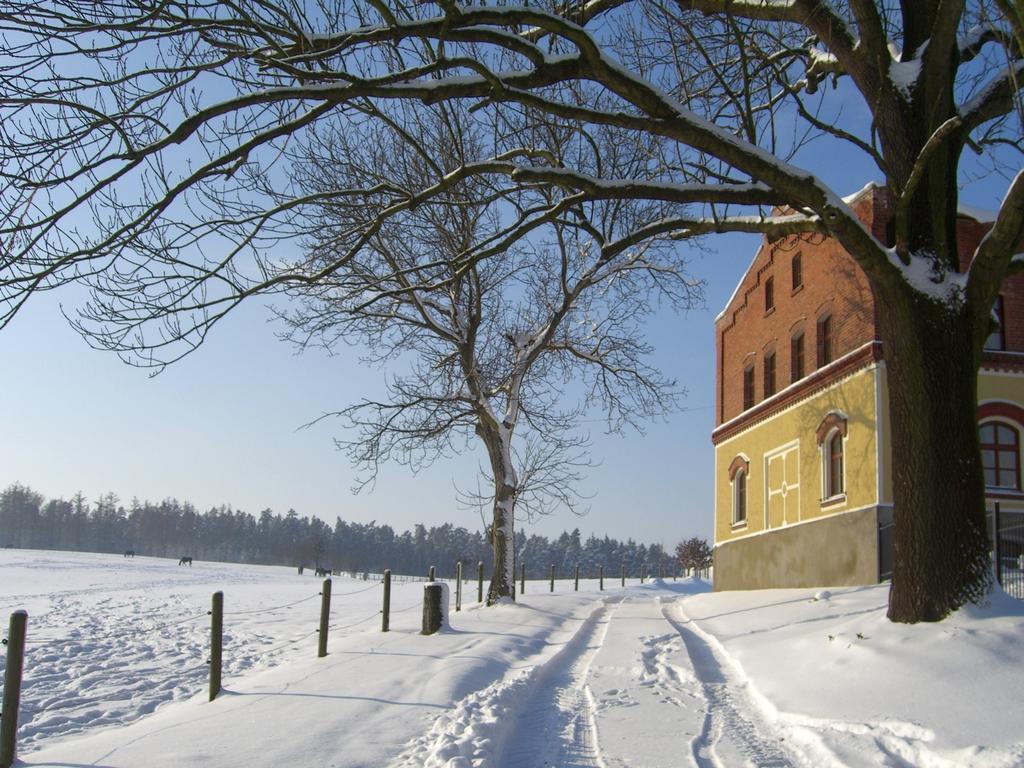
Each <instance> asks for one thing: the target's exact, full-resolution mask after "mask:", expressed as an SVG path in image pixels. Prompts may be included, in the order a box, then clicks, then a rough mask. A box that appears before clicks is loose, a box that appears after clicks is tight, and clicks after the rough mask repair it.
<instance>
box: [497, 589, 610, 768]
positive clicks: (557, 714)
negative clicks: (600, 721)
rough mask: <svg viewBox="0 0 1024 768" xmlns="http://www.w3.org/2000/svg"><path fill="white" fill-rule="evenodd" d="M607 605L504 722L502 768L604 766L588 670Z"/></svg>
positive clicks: (552, 662)
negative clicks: (505, 727) (511, 720)
mask: <svg viewBox="0 0 1024 768" xmlns="http://www.w3.org/2000/svg"><path fill="white" fill-rule="evenodd" d="M608 613H609V609H608V606H607V604H606V605H605V606H604V607H602V608H601V609H600V611H599V612H598V613H597V614H596V615H591V617H590V618H589V619H588V620H587V621H586V622H585V623H584V625H583V626H582V627H581V628H580V630H579V631H578V632H577V633H576V635H575V636H573V638H572V639H571V640H570V641H569V642H568V643H567V644H566V647H565V648H563V649H562V650H561V651H559V652H558V653H557V654H556V655H555V656H554V657H553V658H552V659H551V660H550V661H549V662H547V663H546V664H544V665H543V666H542V667H541V668H540V670H539V672H538V674H537V677H536V681H535V685H534V690H533V691H532V692H531V695H530V696H529V698H528V699H527V700H526V701H524V702H523V705H524V706H522V707H520V708H519V709H518V711H517V712H516V716H515V719H514V721H513V722H512V723H509V724H508V731H507V735H506V741H505V749H504V750H503V752H502V754H501V755H500V756H499V759H498V761H497V762H496V765H500V766H501V767H502V768H541V766H553V767H554V768H604V761H603V760H602V759H601V749H600V746H599V744H598V741H597V729H596V728H595V726H594V712H595V709H596V707H595V704H594V698H593V696H592V695H591V692H590V688H589V686H588V685H587V672H588V671H589V669H590V663H591V662H592V661H593V660H594V656H595V655H596V654H597V652H598V651H599V650H600V649H601V645H602V643H603V642H604V637H605V635H606V634H608V626H609V624H610V623H611V616H609V615H608Z"/></svg>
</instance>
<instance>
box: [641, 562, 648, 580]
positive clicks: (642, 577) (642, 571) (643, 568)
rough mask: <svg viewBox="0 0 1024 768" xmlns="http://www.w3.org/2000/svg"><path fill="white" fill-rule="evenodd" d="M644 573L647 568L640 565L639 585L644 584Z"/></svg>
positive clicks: (645, 574)
mask: <svg viewBox="0 0 1024 768" xmlns="http://www.w3.org/2000/svg"><path fill="white" fill-rule="evenodd" d="M646 571H647V566H646V565H641V566H640V583H641V584H643V583H644V577H646V576H647V573H646Z"/></svg>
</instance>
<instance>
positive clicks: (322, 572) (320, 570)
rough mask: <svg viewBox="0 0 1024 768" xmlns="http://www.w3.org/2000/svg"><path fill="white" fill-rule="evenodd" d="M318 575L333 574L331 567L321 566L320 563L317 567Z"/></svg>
mask: <svg viewBox="0 0 1024 768" xmlns="http://www.w3.org/2000/svg"><path fill="white" fill-rule="evenodd" d="M316 575H317V576H330V575H331V569H330V568H321V567H320V566H319V565H318V566H317V567H316Z"/></svg>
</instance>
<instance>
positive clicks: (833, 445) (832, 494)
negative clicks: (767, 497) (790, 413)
mask: <svg viewBox="0 0 1024 768" xmlns="http://www.w3.org/2000/svg"><path fill="white" fill-rule="evenodd" d="M846 423H847V422H846V417H845V416H844V415H843V414H841V413H836V412H832V413H829V414H828V415H827V416H825V418H824V419H822V420H821V424H819V425H818V429H817V432H816V437H817V439H818V445H819V446H821V498H822V501H829V500H832V499H840V498H842V496H843V494H845V493H846V477H845V475H846V472H845V469H846V467H845V464H844V458H843V455H844V453H845V440H846Z"/></svg>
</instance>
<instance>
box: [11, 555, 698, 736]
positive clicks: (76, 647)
mask: <svg viewBox="0 0 1024 768" xmlns="http://www.w3.org/2000/svg"><path fill="white" fill-rule="evenodd" d="M608 570H609V573H608V574H603V571H601V574H602V575H604V578H605V581H607V585H608V588H614V587H616V586H618V584H617V581H618V580H619V578H620V576H621V578H622V579H623V580H625V578H626V571H625V568H624V567H621V568H616V569H611V568H610V569H608ZM300 573H301V571H300ZM578 573H579V571H578V569H577V570H576V574H571V575H563V574H555V573H554V572H552V577H551V579H550V582H551V583H550V591H551V592H554V591H555V585H556V584H557V585H559V586H560V587H562V585H565V584H566V582H568V583H569V584H570V585H572V586H570V587H569V589H576V590H578V589H579V576H578ZM333 575H335V576H342V575H345V576H348V577H349V578H351V579H353V580H355V581H364V582H368V583H367V585H366V586H362V587H358V588H354V589H347V590H345V591H342V592H332V591H331V589H330V586H331V585H330V584H328V583H327V582H326V581H325V582H324V587H322V588H321V590H320V591H317V592H312V593H310V594H307V595H304V596H302V597H300V598H297V599H295V600H291V601H288V602H285V603H281V604H275V605H270V606H259V607H255V608H245V607H243V608H241V609H238V610H230V611H226V610H223V598H222V597H221V598H220V599H219V600H218V598H217V597H216V596H215V598H214V601H213V606H212V608H211V609H208V610H201V609H199V607H198V606H195V605H190V604H184V605H178V606H175V607H173V608H172V607H171V606H165V607H163V608H159V609H155V610H145V611H141V612H139V611H135V610H134V609H136V608H137V607H138V603H137V602H117V603H113V604H110V605H105V606H94V607H90V608H88V609H85V608H78V609H76V611H74V612H72V614H71V616H70V617H69V616H66V615H64V616H61V620H62V621H63V622H64V626H60V627H58V626H50V625H48V624H46V623H43V625H42V626H41V627H40V628H39V629H37V630H35V631H31V630H30V631H27V632H24V634H23V636H22V638H21V640H20V643H19V644H18V647H17V648H15V647H14V645H13V644H12V645H11V646H8V645H7V638H4V648H5V650H6V653H4V654H3V656H0V672H2V673H4V674H7V673H8V672H9V671H10V670H11V669H13V668H14V667H15V666H20V667H22V668H25V662H27V664H28V666H27V668H26V669H27V671H28V672H29V677H28V679H29V681H30V682H31V681H32V671H33V664H43V663H47V662H50V663H56V662H53V660H55V659H57V660H59V663H62V664H66V663H67V661H68V659H67V657H68V654H69V653H71V654H74V655H76V656H78V657H79V658H82V657H83V656H85V655H88V654H90V653H91V654H92V655H93V656H96V655H100V654H101V655H103V656H105V657H107V658H109V657H110V652H109V646H110V644H116V645H117V646H118V647H119V648H120V649H121V650H122V651H125V650H126V649H129V650H130V649H131V646H132V645H133V644H136V647H137V644H138V641H139V640H140V639H141V638H144V637H146V636H154V635H159V636H161V637H162V638H163V640H164V641H165V642H173V643H174V644H175V645H177V646H178V647H179V648H180V649H181V651H182V652H180V653H177V654H174V655H173V656H172V655H170V654H165V655H160V654H159V653H157V654H155V655H156V657H157V660H158V661H159V660H160V659H162V662H161V663H162V664H163V665H164V668H165V669H168V671H167V673H166V676H167V677H170V678H173V679H174V685H175V686H176V687H177V688H178V689H179V690H180V689H182V688H184V689H185V691H186V695H191V694H188V693H187V691H188V690H189V689H191V690H192V693H193V694H194V693H197V692H198V690H196V688H198V686H199V685H200V683H201V680H202V678H203V677H206V676H207V675H208V676H209V681H210V695H211V700H212V699H213V698H214V696H215V695H216V692H217V691H219V690H220V679H221V672H222V670H221V665H222V661H221V647H222V642H223V640H224V638H225V636H227V639H228V641H229V643H228V645H229V652H228V659H229V661H230V659H231V658H232V656H235V657H241V656H245V657H246V658H247V659H248V660H249V663H250V666H251V665H252V664H255V663H258V662H260V660H268V659H271V658H272V657H274V656H275V655H276V654H279V653H281V652H283V651H285V650H286V649H289V648H293V647H296V646H299V645H301V644H304V643H307V642H309V641H310V640H311V639H312V638H314V637H317V636H318V635H319V637H317V643H316V645H317V648H318V656H323V655H325V654H326V647H327V637H328V636H329V635H330V633H342V632H348V631H356V632H360V631H371V627H372V624H371V622H373V621H374V620H377V621H381V622H382V624H381V626H380V627H379V631H389V618H390V616H393V615H396V614H407V613H409V612H411V611H414V610H417V609H421V608H422V607H423V604H424V598H423V597H422V596H420V595H417V596H416V598H415V599H414V600H413V601H412V602H409V603H408V604H405V605H402V606H401V607H392V606H391V604H390V590H391V585H392V584H414V583H426V582H430V581H433V579H431V578H430V576H416V575H410V574H395V575H392V574H390V573H389V572H384V573H371V572H366V571H364V572H351V571H348V572H339V571H334V572H333ZM556 575H557V576H558V578H555V576H556ZM574 575H576V579H575V582H574V581H573V576H574ZM637 575H639V579H640V581H641V583H643V582H644V581H645V580H646V579H653V578H655V576H653V575H652V574H648V573H647V572H646V569H645V568H641V569H640V573H639V574H635V573H634V574H630V576H629V578H630V579H631V580H632V581H634V582H635V580H636V578H637ZM657 575H659V576H662V577H664V576H665V573H664V572H663V571H662V572H660V573H659V574H657ZM677 575H678V571H677V572H676V574H673V578H675V577H676V576H677ZM464 576H465V577H464V578H463V579H462V583H469V582H473V581H478V582H479V583H478V590H477V591H478V595H473V594H472V591H470V592H469V595H468V596H469V598H470V600H474V599H476V600H479V601H483V600H484V599H486V598H485V595H486V592H485V590H484V585H483V575H482V570H480V571H479V572H478V573H472V574H470V573H467V574H464ZM590 577H591V578H593V579H596V578H598V573H597V572H596V571H595V572H594V573H592V574H590ZM328 578H329V577H328ZM584 578H586V576H584ZM436 581H439V582H440V581H443V582H448V583H454V582H455V579H453V578H448V579H437V580H436ZM529 581H532V582H540V583H542V582H547V581H549V580H548V579H544V580H539V579H532V580H529ZM517 586H520V585H519V583H518V582H517ZM382 588H383V589H384V593H385V594H384V595H382V597H383V598H384V599H383V603H382V605H381V608H379V609H376V610H373V611H372V612H366V611H367V608H368V606H367V605H366V601H367V598H365V597H364V598H363V599H362V600H360V599H358V598H359V596H361V595H366V594H367V593H370V592H372V591H374V590H381V589H382ZM601 588H602V589H604V588H605V582H604V581H602V583H601ZM531 590H533V591H534V592H535V593H536V594H547V592H548V590H547V589H545V590H541V589H539V588H533V587H531ZM558 591H560V592H561V591H564V589H563V588H560V589H559V590H558ZM325 593H326V594H325ZM463 596H464V595H463ZM34 597H39V596H34ZM464 597H465V596H464ZM318 598H319V599H320V602H321V605H320V610H319V611H317V612H313V611H310V612H309V614H308V615H307V614H306V613H305V612H304V611H303V610H302V608H301V607H302V606H305V605H306V604H307V603H311V602H313V601H315V600H317V599H318ZM403 602H404V601H403ZM464 602H469V600H466V601H464ZM332 603H333V606H332ZM218 604H219V605H220V607H219V608H218ZM4 605H5V607H3V606H0V611H6V610H9V609H14V608H16V607H17V606H18V603H17V601H11V600H8V601H6V602H5V604H4ZM453 605H454V600H453ZM359 608H362V609H363V610H362V612H360V613H359V615H358V617H356V616H353V615H352V614H355V613H356V611H357V609H359ZM126 609H129V610H130V612H128V613H126V612H125V611H126ZM296 609H297V610H298V613H295V612H294V611H295V610H296ZM177 610H181V612H182V613H183V614H184V615H179V616H173V615H170V614H173V612H175V611H177ZM455 610H459V607H456V608H455ZM16 613H19V612H18V611H16ZM425 613H426V612H425ZM43 615H44V617H45V616H46V614H45V613H44V614H43ZM13 616H14V614H12V627H13ZM260 617H264V618H269V619H270V621H269V622H264V627H263V628H265V627H266V626H270V627H281V626H282V625H286V626H287V627H289V628H290V629H291V630H292V636H290V637H287V639H282V638H280V637H277V638H268V641H267V645H266V646H259V645H258V643H259V633H256V634H255V635H252V634H250V635H249V636H248V637H246V636H245V635H244V628H245V627H249V628H250V629H252V626H253V619H254V618H255V619H258V618H260ZM235 619H238V620H241V622H242V623H241V625H239V624H238V623H236V622H233V620H235ZM318 619H319V624H317V620H318ZM332 619H333V621H332ZM203 620H209V625H208V626H207V627H205V628H204V627H203V626H202V622H203ZM225 620H226V621H225ZM76 621H77V622H78V623H77V624H75V622H76ZM307 621H308V622H309V624H307V625H306V626H307V627H309V631H303V630H302V629H301V628H300V625H301V624H303V623H306V622H307ZM311 625H312V626H311ZM256 626H257V627H259V626H260V625H259V623H258V621H257V624H256ZM186 627H188V629H187V632H185V631H184V630H185V628H186ZM239 627H242V628H243V632H242V633H241V634H239ZM218 630H219V632H220V636H219V637H218V636H215V632H217V631H218ZM322 630H326V631H324V632H323V634H321V632H322ZM296 632H298V634H296ZM149 645H150V646H152V645H154V644H153V643H150V644H149ZM157 645H158V644H157ZM215 649H216V650H215ZM145 650H146V652H147V653H148V654H150V655H151V656H152V655H154V654H153V649H152V648H149V647H147V648H146V649H145ZM15 651H17V653H18V654H20V658H19V660H18V663H17V664H14V663H13V662H12V661H11V658H10V657H11V656H12V654H13V653H14V652H15ZM118 656H119V657H120V658H121V660H122V661H123V666H124V668H125V670H128V669H129V668H130V667H131V666H132V664H133V662H132V660H131V658H129V657H130V654H129V653H121V654H118ZM189 657H191V659H192V660H194V661H193V663H191V664H189V663H188V661H189ZM197 657H198V658H197ZM242 667H243V668H244V664H243V665H242ZM147 668H148V669H150V670H152V667H147ZM108 671H109V668H108ZM136 671H137V672H138V674H145V671H142V669H141V668H140V670H136ZM200 673H202V675H201V674H200ZM20 674H21V672H19V679H18V680H17V682H16V683H14V682H12V681H9V680H5V685H4V691H5V696H6V695H7V692H8V691H9V690H11V689H12V688H14V689H17V690H20V688H21V678H20ZM215 681H216V684H215ZM134 684H135V685H137V683H134ZM5 704H6V705H5V706H4V707H3V708H2V710H0V721H2V720H4V719H6V718H9V717H13V718H14V719H15V722H17V716H18V706H17V704H7V702H6V701H5ZM14 731H17V728H15V729H14ZM13 748H14V747H13V745H11V747H10V749H11V750H12V752H11V753H12V754H13Z"/></svg>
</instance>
